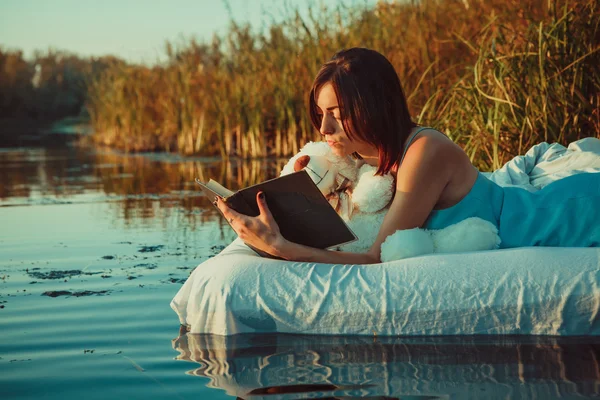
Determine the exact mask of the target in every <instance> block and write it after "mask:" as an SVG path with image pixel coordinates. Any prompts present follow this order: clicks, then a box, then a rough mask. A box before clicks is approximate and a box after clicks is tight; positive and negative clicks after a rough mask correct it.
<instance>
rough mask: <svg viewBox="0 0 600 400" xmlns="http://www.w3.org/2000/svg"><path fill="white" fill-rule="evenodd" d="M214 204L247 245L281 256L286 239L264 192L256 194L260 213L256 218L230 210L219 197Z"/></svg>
mask: <svg viewBox="0 0 600 400" xmlns="http://www.w3.org/2000/svg"><path fill="white" fill-rule="evenodd" d="M213 203H214V204H215V205H216V206H217V207H218V208H219V210H221V212H222V213H223V216H224V217H225V218H226V219H227V221H229V223H230V224H231V227H232V228H233V230H234V231H235V232H236V233H237V234H238V236H239V237H240V239H242V240H243V241H244V242H245V243H246V244H249V245H251V246H254V247H256V248H257V249H259V250H262V251H265V252H267V253H269V254H272V255H274V256H278V255H279V254H278V253H279V249H280V248H281V246H282V245H283V244H284V242H285V238H284V237H283V236H282V235H281V232H280V231H279V226H278V225H277V222H275V219H274V218H273V215H272V214H271V211H270V210H269V207H268V206H267V201H266V199H265V194H264V193H263V192H258V193H257V194H256V204H257V205H258V210H259V211H260V214H259V215H258V216H256V217H249V216H247V215H244V214H240V213H238V212H237V211H235V210H234V209H232V208H229V207H228V206H227V204H226V203H225V202H224V201H223V199H222V198H221V197H219V196H217V197H215V201H214V202H213Z"/></svg>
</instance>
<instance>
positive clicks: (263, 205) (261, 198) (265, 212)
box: [256, 192, 275, 223]
mask: <svg viewBox="0 0 600 400" xmlns="http://www.w3.org/2000/svg"><path fill="white" fill-rule="evenodd" d="M256 204H257V205H258V210H259V211H260V215H261V216H262V217H264V218H265V222H268V223H271V222H273V221H275V219H274V218H273V214H271V210H269V206H268V205H267V199H266V197H265V194H264V192H258V193H257V194H256Z"/></svg>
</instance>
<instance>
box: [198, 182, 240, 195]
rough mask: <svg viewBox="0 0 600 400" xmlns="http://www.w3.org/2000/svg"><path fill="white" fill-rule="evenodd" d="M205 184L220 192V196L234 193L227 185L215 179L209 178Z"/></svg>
mask: <svg viewBox="0 0 600 400" xmlns="http://www.w3.org/2000/svg"><path fill="white" fill-rule="evenodd" d="M205 185H206V187H207V188H209V189H210V190H212V191H213V192H215V193H218V194H219V196H221V197H223V198H225V197H229V196H231V195H232V194H233V193H234V192H232V191H231V190H229V189H227V188H226V187H225V186H223V185H221V184H220V183H219V182H217V181H213V180H212V179H211V180H209V181H208V183H206V184H205Z"/></svg>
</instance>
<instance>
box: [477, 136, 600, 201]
mask: <svg viewBox="0 0 600 400" xmlns="http://www.w3.org/2000/svg"><path fill="white" fill-rule="evenodd" d="M581 172H600V139H596V138H585V139H581V140H578V141H576V142H573V143H571V144H570V145H569V147H564V146H563V145H560V144H558V143H554V144H548V143H540V144H537V145H535V146H533V147H532V148H531V149H529V151H528V152H527V153H525V154H524V155H522V156H517V157H515V158H513V159H512V160H510V161H509V162H507V163H506V164H504V166H502V168H500V169H498V170H496V171H494V172H493V173H484V174H485V175H486V176H487V177H488V178H490V179H491V180H493V181H494V182H496V183H497V184H499V185H501V186H520V187H522V188H525V189H527V190H529V191H531V192H535V191H537V190H539V189H541V188H543V187H544V186H546V185H548V184H549V183H552V182H554V181H556V180H558V179H561V178H564V177H566V176H569V175H573V174H577V173H581Z"/></svg>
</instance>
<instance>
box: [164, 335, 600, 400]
mask: <svg viewBox="0 0 600 400" xmlns="http://www.w3.org/2000/svg"><path fill="white" fill-rule="evenodd" d="M180 334H181V336H180V337H178V338H177V339H175V340H173V348H174V349H175V350H177V351H178V352H179V353H180V354H179V356H178V357H177V358H178V359H180V360H186V361H192V362H196V363H199V364H200V366H199V367H198V368H196V369H193V370H191V371H189V372H188V373H189V374H192V375H198V376H204V377H207V378H209V379H210V383H209V384H208V387H211V388H217V389H222V390H225V391H226V392H227V393H228V394H229V395H232V396H236V397H238V398H243V399H249V398H252V399H254V398H261V397H264V398H269V399H299V398H315V397H319V398H355V397H360V398H365V397H367V398H369V397H376V398H401V399H406V398H418V399H423V398H486V399H491V398H540V399H549V398H586V397H588V396H592V395H597V394H598V393H600V338H593V337H592V338H590V337H586V338H568V337H566V338H565V337H563V338H549V337H429V338H425V337H422V338H406V337H405V338H393V337H389V338H386V337H382V338H376V339H373V338H370V337H348V336H344V337H334V336H308V335H289V334H278V335H261V336H258V335H236V336H231V337H224V336H214V335H198V334H189V333H188V334H186V333H185V332H180ZM380 396H386V397H380Z"/></svg>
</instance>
